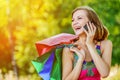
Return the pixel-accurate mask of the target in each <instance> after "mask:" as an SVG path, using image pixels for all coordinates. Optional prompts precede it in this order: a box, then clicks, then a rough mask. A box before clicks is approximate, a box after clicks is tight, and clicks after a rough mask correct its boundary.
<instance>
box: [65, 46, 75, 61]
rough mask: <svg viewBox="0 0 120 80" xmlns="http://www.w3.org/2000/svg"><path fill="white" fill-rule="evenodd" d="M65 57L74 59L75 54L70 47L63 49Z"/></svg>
mask: <svg viewBox="0 0 120 80" xmlns="http://www.w3.org/2000/svg"><path fill="white" fill-rule="evenodd" d="M63 55H65V56H68V57H69V58H71V59H73V53H72V52H71V51H70V48H69V47H64V48H63Z"/></svg>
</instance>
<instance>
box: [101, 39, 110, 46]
mask: <svg viewBox="0 0 120 80" xmlns="http://www.w3.org/2000/svg"><path fill="white" fill-rule="evenodd" d="M106 45H112V41H111V40H108V39H106V40H103V41H101V46H106Z"/></svg>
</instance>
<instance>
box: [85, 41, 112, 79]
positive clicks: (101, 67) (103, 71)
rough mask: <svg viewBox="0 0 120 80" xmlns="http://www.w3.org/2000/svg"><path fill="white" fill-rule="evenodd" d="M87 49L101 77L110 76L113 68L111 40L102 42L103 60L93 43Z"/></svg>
mask: <svg viewBox="0 0 120 80" xmlns="http://www.w3.org/2000/svg"><path fill="white" fill-rule="evenodd" d="M87 47H88V50H89V51H90V54H91V56H92V59H93V61H94V63H95V65H96V68H97V69H98V71H99V73H100V75H101V77H107V76H108V75H109V72H110V66H111V55H112V42H111V41H110V40H104V41H102V42H101V48H102V52H103V53H102V58H101V57H100V56H99V55H98V53H97V51H96V49H95V45H94V44H93V43H92V44H87Z"/></svg>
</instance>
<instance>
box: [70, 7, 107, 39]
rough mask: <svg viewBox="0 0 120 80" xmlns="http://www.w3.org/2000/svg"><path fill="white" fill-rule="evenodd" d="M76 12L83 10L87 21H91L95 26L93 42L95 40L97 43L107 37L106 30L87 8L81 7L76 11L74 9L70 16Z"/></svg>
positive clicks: (94, 14) (95, 15) (91, 10)
mask: <svg viewBox="0 0 120 80" xmlns="http://www.w3.org/2000/svg"><path fill="white" fill-rule="evenodd" d="M78 10H85V11H86V12H87V17H88V19H89V21H91V22H92V23H93V24H94V25H95V26H96V32H95V36H94V40H97V41H102V40H105V39H106V38H107V37H108V34H109V32H108V30H107V28H106V27H105V26H104V25H103V24H102V22H101V21H100V19H99V17H98V16H97V14H96V12H95V11H94V10H93V9H92V8H90V7H88V6H82V7H78V8H76V9H74V10H73V12H72V16H73V14H74V12H76V11H78Z"/></svg>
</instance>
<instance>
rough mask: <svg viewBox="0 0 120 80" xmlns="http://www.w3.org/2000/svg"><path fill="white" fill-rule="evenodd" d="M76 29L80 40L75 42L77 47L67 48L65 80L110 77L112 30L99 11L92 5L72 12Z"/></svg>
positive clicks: (73, 24) (64, 67)
mask: <svg viewBox="0 0 120 80" xmlns="http://www.w3.org/2000/svg"><path fill="white" fill-rule="evenodd" d="M85 25H87V26H86V28H87V29H88V30H86V29H85V28H84V26H85ZM72 28H73V30H74V32H75V35H77V36H78V40H77V41H75V42H73V43H72V44H73V45H76V46H75V47H74V46H72V47H70V48H69V47H65V48H64V49H63V54H62V67H63V69H62V80H100V78H101V77H107V76H108V75H109V72H110V66H111V55H112V42H111V41H110V40H107V37H108V31H107V29H106V28H105V27H104V26H103V24H102V23H101V21H100V20H99V18H98V16H97V14H96V13H95V11H94V10H93V9H92V8H90V7H88V6H82V7H79V8H76V9H75V10H74V11H73V13H72ZM73 65H74V66H73ZM68 66H69V68H68Z"/></svg>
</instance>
